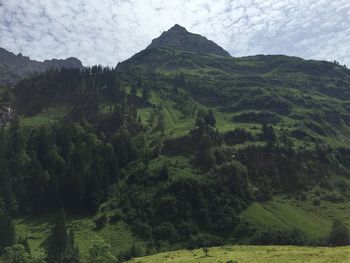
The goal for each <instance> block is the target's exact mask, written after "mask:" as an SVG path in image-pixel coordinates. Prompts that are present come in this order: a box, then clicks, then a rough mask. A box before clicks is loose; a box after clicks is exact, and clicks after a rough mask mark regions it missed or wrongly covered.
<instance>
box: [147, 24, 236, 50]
mask: <svg viewBox="0 0 350 263" xmlns="http://www.w3.org/2000/svg"><path fill="white" fill-rule="evenodd" d="M162 47H170V48H175V49H180V50H183V51H190V52H195V53H199V54H210V55H218V56H225V57H229V56H230V54H229V53H228V52H227V51H226V50H224V49H223V48H222V47H220V46H219V45H217V44H216V43H214V42H213V41H211V40H208V39H207V38H205V37H203V36H201V35H198V34H193V33H191V32H188V31H187V30H186V28H184V27H182V26H180V25H178V24H176V25H174V26H173V27H172V28H170V29H169V30H168V31H165V32H163V33H162V34H161V36H160V37H158V38H156V39H153V41H152V43H151V44H150V45H149V46H148V47H147V49H154V48H162Z"/></svg>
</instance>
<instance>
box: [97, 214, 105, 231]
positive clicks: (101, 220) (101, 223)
mask: <svg viewBox="0 0 350 263" xmlns="http://www.w3.org/2000/svg"><path fill="white" fill-rule="evenodd" d="M94 223H95V227H96V229H101V228H102V227H104V226H105V225H106V224H107V216H106V215H105V214H100V215H98V216H97V217H96V218H95V220H94Z"/></svg>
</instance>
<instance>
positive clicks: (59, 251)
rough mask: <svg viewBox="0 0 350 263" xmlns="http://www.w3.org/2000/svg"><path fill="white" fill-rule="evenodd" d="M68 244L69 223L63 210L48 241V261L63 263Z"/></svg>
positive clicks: (59, 213) (60, 211)
mask: <svg viewBox="0 0 350 263" xmlns="http://www.w3.org/2000/svg"><path fill="white" fill-rule="evenodd" d="M67 244H68V237H67V223H66V216H65V212H64V209H63V208H61V209H60V210H59V212H58V215H57V217H56V221H55V225H54V226H53V228H52V229H51V233H50V235H49V237H48V239H47V248H46V259H47V261H48V262H50V263H61V262H63V260H64V258H65V256H66V250H67Z"/></svg>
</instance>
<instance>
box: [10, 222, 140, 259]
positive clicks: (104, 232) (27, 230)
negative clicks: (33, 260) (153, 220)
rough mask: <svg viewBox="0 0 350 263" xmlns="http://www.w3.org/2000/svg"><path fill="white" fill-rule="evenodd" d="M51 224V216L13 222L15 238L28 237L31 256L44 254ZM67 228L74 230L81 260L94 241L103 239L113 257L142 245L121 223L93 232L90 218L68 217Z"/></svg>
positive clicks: (92, 223)
mask: <svg viewBox="0 0 350 263" xmlns="http://www.w3.org/2000/svg"><path fill="white" fill-rule="evenodd" d="M52 222H53V218H52V216H51V215H46V216H41V217H30V218H22V219H17V220H15V227H16V234H17V236H22V237H28V241H29V245H30V248H31V251H32V253H33V255H39V254H43V253H44V249H43V247H42V243H43V242H44V241H45V240H46V238H47V236H48V235H49V233H50V229H51V227H52V225H51V223H52ZM68 226H69V227H72V228H73V229H74V230H75V240H76V243H77V244H78V246H79V249H80V252H81V255H82V258H83V259H85V258H86V257H87V255H88V249H89V246H90V244H91V241H92V240H94V239H103V240H104V241H106V242H107V243H109V244H110V245H111V250H112V253H113V254H115V255H118V253H119V252H120V251H124V250H127V249H129V248H130V247H131V246H132V244H133V243H137V244H141V243H142V241H140V240H139V239H137V238H136V237H135V236H134V235H133V234H132V232H131V230H130V228H129V227H128V226H127V225H126V224H125V223H123V222H118V223H116V224H108V225H106V227H104V228H103V229H100V230H95V229H94V226H95V224H94V222H93V220H92V219H91V218H89V217H74V216H68Z"/></svg>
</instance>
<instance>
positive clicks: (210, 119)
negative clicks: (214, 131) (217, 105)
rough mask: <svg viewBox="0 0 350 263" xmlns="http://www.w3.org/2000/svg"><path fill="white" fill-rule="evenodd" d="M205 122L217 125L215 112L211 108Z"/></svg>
mask: <svg viewBox="0 0 350 263" xmlns="http://www.w3.org/2000/svg"><path fill="white" fill-rule="evenodd" d="M205 122H206V124H207V125H210V126H213V127H215V126H216V119H215V116H214V113H213V111H212V110H211V109H210V110H209V111H208V114H207V115H206V116H205Z"/></svg>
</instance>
